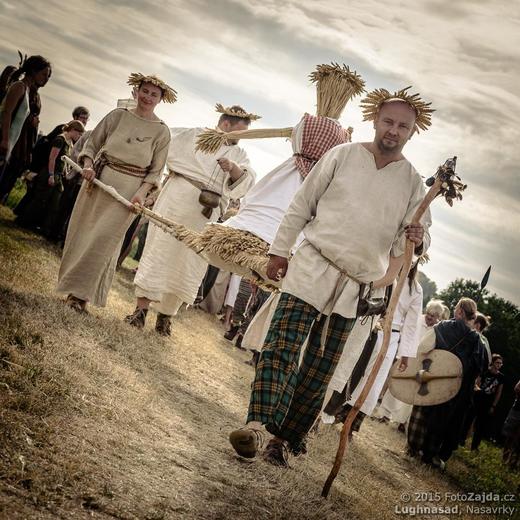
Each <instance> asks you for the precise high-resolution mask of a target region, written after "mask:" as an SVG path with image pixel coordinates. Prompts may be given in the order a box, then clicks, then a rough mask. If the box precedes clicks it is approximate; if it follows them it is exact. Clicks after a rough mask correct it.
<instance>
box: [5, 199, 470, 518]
mask: <svg viewBox="0 0 520 520" xmlns="http://www.w3.org/2000/svg"><path fill="white" fill-rule="evenodd" d="M59 254H60V251H59V250H58V249H57V248H56V247H54V246H51V245H49V244H47V243H46V242H45V241H44V240H43V239H41V238H40V237H38V236H36V235H34V234H32V233H28V232H25V231H22V230H20V229H18V228H16V227H15V226H14V224H13V223H12V213H11V212H10V210H8V209H7V208H4V207H0V260H1V264H0V266H1V271H0V447H1V451H0V517H1V518H9V519H22V518H29V519H47V518H63V519H69V518H100V519H102V518H117V519H147V520H160V519H169V518H183V519H185V518H186V519H202V518H204V519H227V518H243V519H264V518H269V519H293V518H294V519H314V520H315V519H325V518H326V519H345V518H349V519H374V518H378V519H386V518H396V512H395V508H396V506H400V505H406V504H404V503H403V502H402V501H401V498H400V497H401V495H402V494H403V493H410V494H413V492H415V491H427V492H437V491H438V492H440V493H442V494H444V493H445V492H456V491H459V488H458V487H457V486H456V485H455V484H454V482H453V480H452V479H450V477H449V475H448V474H440V473H437V472H434V471H432V470H429V469H427V468H425V467H423V466H421V465H419V464H417V463H416V462H414V461H413V460H410V459H407V458H406V457H405V456H404V455H403V448H404V445H405V438H404V436H403V435H402V434H399V433H398V432H397V431H396V429H395V428H394V427H392V426H385V425H381V424H379V423H375V422H372V421H365V424H364V426H363V429H362V431H361V432H360V433H359V434H357V435H355V437H354V441H353V443H352V444H351V445H350V446H349V448H348V453H347V456H346V460H345V461H344V464H343V467H342V470H341V473H340V475H339V477H338V478H337V479H336V482H335V484H334V487H333V490H332V492H331V495H330V496H329V499H328V500H323V499H321V498H320V492H321V488H322V485H323V483H324V481H325V479H326V477H327V475H328V472H329V470H330V468H331V465H332V461H333V459H334V455H335V452H336V448H337V444H338V439H339V432H338V430H337V429H336V428H335V427H327V428H325V427H323V428H321V430H320V432H319V433H318V434H317V435H316V436H315V437H314V438H313V439H312V442H310V447H309V448H310V449H309V453H308V455H306V456H305V457H302V458H299V459H293V460H292V462H291V469H289V470H283V469H280V468H275V467H272V466H270V465H268V464H266V463H264V462H263V461H261V460H258V461H254V462H246V461H243V460H241V459H240V458H239V457H237V456H236V455H235V454H234V452H233V450H232V449H231V448H230V446H229V444H228V441H227V436H228V433H229V431H231V430H232V429H234V428H236V427H237V426H239V425H241V424H242V422H243V420H244V418H245V413H246V409H247V403H248V398H249V386H250V383H251V379H252V376H253V371H252V369H251V367H249V366H247V365H245V364H244V361H245V360H246V359H248V357H249V356H248V355H247V354H245V353H243V352H240V351H238V350H236V349H234V348H233V347H232V346H230V343H228V342H226V341H225V340H224V339H223V338H222V333H223V330H222V327H221V325H220V323H219V322H218V321H217V320H216V319H215V318H214V317H212V316H209V315H207V314H204V313H203V312H201V311H198V310H194V309H188V310H187V311H184V312H183V313H182V314H181V315H180V316H179V318H178V319H177V320H176V321H175V326H174V331H173V336H172V337H171V338H169V339H163V338H161V337H159V336H158V335H156V334H155V333H154V331H153V323H154V319H150V320H149V321H150V323H149V324H148V325H147V327H146V330H145V331H141V332H140V331H136V330H135V329H133V328H131V327H129V326H128V325H126V324H124V323H123V321H122V318H123V317H124V316H125V314H128V313H129V312H131V311H132V310H133V296H132V277H131V273H130V271H128V270H127V269H123V270H122V271H121V272H120V273H118V275H117V277H116V281H115V284H114V286H113V290H112V292H111V296H110V300H109V304H108V306H107V307H106V308H105V309H91V312H90V314H89V315H86V316H80V315H78V314H77V313H75V312H74V311H72V310H70V309H68V308H67V307H65V306H64V305H63V303H62V301H60V299H59V298H57V297H56V296H55V294H54V286H55V281H56V277H57V272H58V267H59ZM152 318H153V316H152ZM412 498H413V495H412ZM411 504H412V505H414V504H415V505H417V504H422V505H424V504H425V502H424V501H420V502H413V501H412V503H411ZM461 516H462V518H464V517H468V518H469V516H467V515H465V514H463V515H461Z"/></svg>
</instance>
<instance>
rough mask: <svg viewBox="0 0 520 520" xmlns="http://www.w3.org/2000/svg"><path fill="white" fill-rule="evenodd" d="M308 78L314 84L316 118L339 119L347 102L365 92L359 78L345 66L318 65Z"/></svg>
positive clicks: (361, 80) (362, 82) (363, 83)
mask: <svg viewBox="0 0 520 520" xmlns="http://www.w3.org/2000/svg"><path fill="white" fill-rule="evenodd" d="M309 78H310V80H311V82H312V83H316V95H317V101H318V102H317V106H316V115H317V116H325V117H331V118H333V119H339V117H340V116H341V112H343V110H344V109H345V106H346V104H347V102H348V101H349V100H350V99H352V98H353V97H354V96H359V95H360V94H361V93H362V92H364V90H365V82H364V81H363V79H362V78H361V76H360V75H359V74H357V73H356V71H351V70H350V69H349V67H348V66H347V65H345V64H343V65H339V64H338V63H331V64H330V65H328V64H322V65H318V66H317V67H316V70H315V71H314V72H311V73H310V74H309Z"/></svg>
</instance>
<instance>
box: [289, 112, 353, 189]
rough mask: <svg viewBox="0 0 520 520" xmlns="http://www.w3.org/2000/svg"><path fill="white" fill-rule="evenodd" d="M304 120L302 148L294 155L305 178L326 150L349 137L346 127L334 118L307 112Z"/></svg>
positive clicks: (344, 141)
mask: <svg viewBox="0 0 520 520" xmlns="http://www.w3.org/2000/svg"><path fill="white" fill-rule="evenodd" d="M303 120H304V126H303V133H302V143H301V149H300V152H299V153H296V154H294V156H295V163H296V167H297V168H298V171H299V172H300V174H301V176H302V177H303V178H304V179H305V177H307V175H308V173H309V172H310V171H311V168H312V167H313V166H314V165H315V164H316V163H317V162H318V161H319V160H320V159H321V157H322V156H323V154H324V153H325V152H328V151H329V150H330V149H331V148H334V146H337V145H338V144H343V143H346V142H348V140H349V139H348V135H347V133H346V132H345V130H344V128H343V127H342V126H341V125H340V124H339V123H338V122H337V121H335V120H334V119H330V118H328V117H324V116H311V115H310V114H305V115H304V116H303Z"/></svg>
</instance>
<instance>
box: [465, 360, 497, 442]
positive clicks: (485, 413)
mask: <svg viewBox="0 0 520 520" xmlns="http://www.w3.org/2000/svg"><path fill="white" fill-rule="evenodd" d="M503 364H504V360H503V359H502V356H501V355H500V354H493V356H492V358H491V365H489V368H488V369H487V370H486V371H485V372H484V373H483V374H482V375H481V376H480V377H478V378H477V381H476V382H475V393H474V394H473V404H474V407H475V430H474V432H473V440H472V441H471V449H472V450H478V447H479V446H480V442H481V441H482V438H483V437H484V436H485V435H486V434H488V433H489V429H490V424H491V423H492V422H493V419H494V414H495V409H496V406H497V404H498V401H500V397H501V396H502V389H503V388H504V375H503V374H502V372H500V369H501V368H502V365H503Z"/></svg>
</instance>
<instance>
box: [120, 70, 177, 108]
mask: <svg viewBox="0 0 520 520" xmlns="http://www.w3.org/2000/svg"><path fill="white" fill-rule="evenodd" d="M142 83H151V84H152V85H155V86H156V87H159V88H160V89H161V90H162V93H163V97H162V99H163V101H164V102H165V103H175V101H177V92H176V91H175V90H173V89H172V88H171V87H170V86H169V85H168V84H166V83H165V82H164V81H163V80H162V79H160V78H158V77H157V76H154V75H150V76H145V75H144V74H141V73H140V72H132V74H130V76H129V77H128V81H127V84H128V85H131V86H132V87H139V86H140V85H141V84H142Z"/></svg>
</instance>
